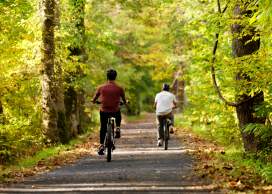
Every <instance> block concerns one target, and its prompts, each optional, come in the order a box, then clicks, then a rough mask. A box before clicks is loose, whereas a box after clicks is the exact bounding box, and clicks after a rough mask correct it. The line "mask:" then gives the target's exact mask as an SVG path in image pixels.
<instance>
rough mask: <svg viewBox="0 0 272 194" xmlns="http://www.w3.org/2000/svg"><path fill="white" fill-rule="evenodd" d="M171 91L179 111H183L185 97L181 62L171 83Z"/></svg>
mask: <svg viewBox="0 0 272 194" xmlns="http://www.w3.org/2000/svg"><path fill="white" fill-rule="evenodd" d="M172 91H173V93H174V94H175V96H176V99H177V101H178V108H179V109H180V111H183V110H184V108H185V106H186V102H187V99H186V92H185V80H184V67H183V65H182V64H181V68H180V70H179V71H178V72H177V73H176V75H175V78H174V81H173V83H172Z"/></svg>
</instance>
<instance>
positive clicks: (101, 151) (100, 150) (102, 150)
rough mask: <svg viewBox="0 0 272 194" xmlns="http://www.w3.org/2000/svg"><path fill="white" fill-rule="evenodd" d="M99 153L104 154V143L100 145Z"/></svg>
mask: <svg viewBox="0 0 272 194" xmlns="http://www.w3.org/2000/svg"><path fill="white" fill-rule="evenodd" d="M98 155H100V156H102V155H104V145H100V147H99V149H98Z"/></svg>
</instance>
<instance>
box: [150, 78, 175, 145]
mask: <svg viewBox="0 0 272 194" xmlns="http://www.w3.org/2000/svg"><path fill="white" fill-rule="evenodd" d="M169 89H170V87H169V85H168V84H165V83H164V84H163V87H162V91H161V92H160V93H158V94H156V97H155V104H154V106H155V107H156V116H157V123H158V146H162V142H163V123H162V116H164V117H165V116H167V117H169V118H170V119H171V121H172V125H171V126H170V133H174V131H173V124H174V116H173V112H172V111H173V108H176V106H177V100H176V97H175V95H174V94H172V93H171V92H169Z"/></svg>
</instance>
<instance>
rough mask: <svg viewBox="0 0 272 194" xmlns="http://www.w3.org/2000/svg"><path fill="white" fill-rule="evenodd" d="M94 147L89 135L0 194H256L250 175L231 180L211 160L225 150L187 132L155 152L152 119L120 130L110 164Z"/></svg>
mask: <svg viewBox="0 0 272 194" xmlns="http://www.w3.org/2000/svg"><path fill="white" fill-rule="evenodd" d="M97 142H98V134H95V135H92V137H91V138H89V139H88V141H86V142H85V143H84V144H80V145H78V146H76V147H75V148H74V149H71V150H67V151H65V152H62V153H60V154H59V155H58V156H55V157H52V158H50V159H46V160H41V161H39V162H38V164H37V165H36V166H35V167H33V168H31V169H25V170H21V171H16V172H11V174H10V175H9V176H10V177H12V179H11V180H12V181H10V182H9V183H6V184H2V185H1V187H0V193H83V192H94V193H239V192H241V193H249V192H251V193H258V191H257V190H256V189H254V188H253V186H252V185H250V184H248V183H247V182H246V181H245V180H246V179H247V178H249V176H250V174H249V175H247V176H244V179H245V180H244V179H243V177H242V178H241V179H237V178H233V177H232V176H230V174H229V171H231V170H232V169H233V168H234V166H233V165H232V164H230V163H220V164H219V163H218V161H216V160H215V159H214V158H213V157H212V155H211V153H212V152H216V153H220V154H224V150H223V148H221V147H220V146H217V145H215V144H214V143H211V142H207V141H204V140H202V139H200V138H198V137H196V136H195V135H193V134H191V133H190V132H189V131H186V130H181V129H177V130H176V131H175V134H174V135H172V136H171V139H170V142H169V149H168V150H164V149H163V148H162V147H157V145H156V143H157V142H156V125H155V117H154V115H152V114H147V115H146V117H144V118H143V119H141V120H138V121H130V122H127V123H124V124H123V126H122V137H121V138H120V139H118V140H117V142H116V147H117V148H116V150H115V151H114V152H113V158H112V162H110V163H108V162H106V158H105V156H98V155H97V153H96V151H97V146H98V144H97ZM265 192H266V191H264V190H262V191H259V193H265ZM267 193H269V192H268V191H267Z"/></svg>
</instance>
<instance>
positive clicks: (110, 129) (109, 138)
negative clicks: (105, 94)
mask: <svg viewBox="0 0 272 194" xmlns="http://www.w3.org/2000/svg"><path fill="white" fill-rule="evenodd" d="M114 129H115V118H114V117H110V118H108V123H107V132H106V137H105V140H104V147H105V148H107V161H108V162H110V161H111V152H112V150H113V149H114Z"/></svg>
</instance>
